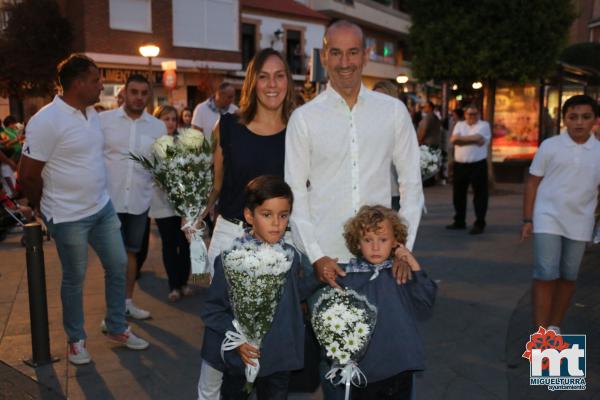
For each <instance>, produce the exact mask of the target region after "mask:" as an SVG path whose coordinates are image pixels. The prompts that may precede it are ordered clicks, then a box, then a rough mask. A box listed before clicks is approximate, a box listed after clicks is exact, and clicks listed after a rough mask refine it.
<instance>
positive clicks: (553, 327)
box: [546, 325, 560, 335]
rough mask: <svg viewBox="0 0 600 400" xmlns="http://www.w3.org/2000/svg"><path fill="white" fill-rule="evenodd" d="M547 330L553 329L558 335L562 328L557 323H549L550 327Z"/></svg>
mask: <svg viewBox="0 0 600 400" xmlns="http://www.w3.org/2000/svg"><path fill="white" fill-rule="evenodd" d="M546 330H547V331H552V332H554V333H555V334H557V335H560V328H559V327H558V326H556V325H548V329H546Z"/></svg>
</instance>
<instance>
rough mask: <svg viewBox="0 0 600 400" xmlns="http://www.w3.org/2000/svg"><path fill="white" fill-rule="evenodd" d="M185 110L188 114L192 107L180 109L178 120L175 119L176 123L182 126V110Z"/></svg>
mask: <svg viewBox="0 0 600 400" xmlns="http://www.w3.org/2000/svg"><path fill="white" fill-rule="evenodd" d="M186 111H189V112H190V114H192V109H191V108H189V107H184V108H183V109H182V110H181V112H180V113H179V121H177V123H178V124H179V126H184V123H183V113H184V112H186ZM190 123H191V122H190Z"/></svg>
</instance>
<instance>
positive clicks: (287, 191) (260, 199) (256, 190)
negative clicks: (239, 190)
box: [244, 175, 294, 212]
mask: <svg viewBox="0 0 600 400" xmlns="http://www.w3.org/2000/svg"><path fill="white" fill-rule="evenodd" d="M277 197H283V198H285V199H288V200H289V202H290V209H291V208H292V205H293V204H294V194H293V193H292V189H291V188H290V185H288V184H287V183H285V181H284V180H283V179H282V178H280V177H278V176H274V175H262V176H259V177H258V178H254V179H252V180H251V181H250V182H249V183H248V184H247V185H246V188H245V189H244V207H246V208H247V209H249V210H250V211H252V212H254V209H255V208H256V207H258V206H260V205H261V204H262V203H264V202H265V201H267V200H269V199H274V198H277Z"/></svg>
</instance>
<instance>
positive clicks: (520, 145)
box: [492, 83, 540, 162]
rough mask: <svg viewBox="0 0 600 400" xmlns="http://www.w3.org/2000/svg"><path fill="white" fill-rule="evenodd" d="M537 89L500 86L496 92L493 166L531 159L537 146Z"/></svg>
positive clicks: (523, 86) (534, 87) (507, 84)
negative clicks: (497, 163) (496, 163)
mask: <svg viewBox="0 0 600 400" xmlns="http://www.w3.org/2000/svg"><path fill="white" fill-rule="evenodd" d="M538 90H539V88H538V86H536V85H532V84H525V85H519V84H512V83H499V84H498V86H497V88H496V102H495V110H494V124H493V138H492V155H493V161H494V162H503V161H507V160H511V159H512V160H514V159H526V160H527V159H532V158H533V156H534V155H535V152H536V150H537V147H538V143H539V133H540V132H539V131H540V130H539V116H540V114H539V113H540V110H539V103H538V101H539V100H538Z"/></svg>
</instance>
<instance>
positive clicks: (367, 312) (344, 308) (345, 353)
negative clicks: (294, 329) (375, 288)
mask: <svg viewBox="0 0 600 400" xmlns="http://www.w3.org/2000/svg"><path fill="white" fill-rule="evenodd" d="M376 321H377V309H376V308H375V306H373V305H372V304H370V303H369V302H368V300H367V298H366V297H364V296H362V295H359V294H358V293H356V292H355V291H354V290H350V289H346V290H339V289H334V288H327V289H326V290H325V291H324V292H323V294H321V296H320V297H319V299H318V300H317V302H316V303H315V305H314V307H313V311H312V319H311V322H312V326H313V330H314V332H315V335H316V336H317V339H318V341H319V343H320V344H321V346H322V347H323V348H324V349H325V351H326V353H327V357H328V358H329V359H331V360H332V361H333V365H332V367H331V369H330V370H329V372H328V373H327V374H326V375H325V377H326V378H327V379H329V380H330V381H331V383H333V384H334V385H339V384H345V385H346V398H348V397H349V394H350V385H351V384H352V385H354V386H362V385H365V384H366V378H365V376H364V374H363V373H362V372H361V371H360V369H358V366H357V363H358V361H359V360H360V359H361V357H362V356H363V354H364V353H365V351H366V349H367V346H368V345H369V340H370V339H371V335H372V334H373V329H375V323H376ZM338 374H339V375H340V376H339V377H338Z"/></svg>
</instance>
